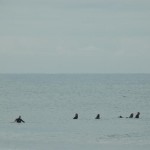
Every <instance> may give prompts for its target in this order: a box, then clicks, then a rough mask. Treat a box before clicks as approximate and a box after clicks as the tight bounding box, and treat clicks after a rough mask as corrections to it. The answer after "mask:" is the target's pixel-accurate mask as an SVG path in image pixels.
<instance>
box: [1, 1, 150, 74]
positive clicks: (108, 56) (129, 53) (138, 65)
mask: <svg viewBox="0 0 150 150" xmlns="http://www.w3.org/2000/svg"><path fill="white" fill-rule="evenodd" d="M0 73H150V0H0Z"/></svg>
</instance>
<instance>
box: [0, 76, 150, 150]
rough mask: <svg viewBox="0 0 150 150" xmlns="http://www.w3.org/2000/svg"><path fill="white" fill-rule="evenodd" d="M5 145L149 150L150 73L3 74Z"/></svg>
mask: <svg viewBox="0 0 150 150" xmlns="http://www.w3.org/2000/svg"><path fill="white" fill-rule="evenodd" d="M137 112H140V113H141V115H140V118H139V119H135V118H132V119H130V118H126V117H128V116H129V115H130V114H131V113H134V116H135V114H136V113H137ZM75 113H78V114H79V118H78V119H77V120H74V119H73V117H74V115H75ZM97 114H100V117H101V119H99V120H96V119H95V117H96V115H97ZM19 115H21V116H22V119H23V120H24V121H25V123H21V124H17V123H12V122H13V121H14V120H15V118H16V117H18V116H19ZM120 115H121V116H123V117H124V118H118V116H120ZM0 149H2V150H48V149H52V150H60V149H61V150H84V149H86V150H99V149H102V150H103V149H111V150H112V149H115V150H116V149H119V150H125V149H131V150H134V149H136V150H141V149H142V150H149V149H150V74H1V75H0Z"/></svg>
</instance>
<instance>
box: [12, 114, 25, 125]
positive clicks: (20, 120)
mask: <svg viewBox="0 0 150 150" xmlns="http://www.w3.org/2000/svg"><path fill="white" fill-rule="evenodd" d="M14 122H17V123H21V122H23V123H25V121H23V120H22V119H21V116H19V117H18V118H16V119H15V121H14Z"/></svg>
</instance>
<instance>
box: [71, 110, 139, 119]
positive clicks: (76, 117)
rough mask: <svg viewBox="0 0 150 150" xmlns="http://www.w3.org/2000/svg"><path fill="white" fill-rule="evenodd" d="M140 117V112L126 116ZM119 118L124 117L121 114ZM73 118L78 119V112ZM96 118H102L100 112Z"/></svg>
mask: <svg viewBox="0 0 150 150" xmlns="http://www.w3.org/2000/svg"><path fill="white" fill-rule="evenodd" d="M139 117H140V112H137V114H136V115H135V117H134V114H133V113H131V114H130V116H129V117H125V118H139ZM119 118H124V117H122V116H119ZM73 119H78V114H77V113H76V114H75V116H74V117H73ZM95 119H100V114H97V116H96V117H95Z"/></svg>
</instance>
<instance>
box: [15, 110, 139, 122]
mask: <svg viewBox="0 0 150 150" xmlns="http://www.w3.org/2000/svg"><path fill="white" fill-rule="evenodd" d="M139 116H140V112H137V114H136V115H135V117H134V114H133V113H131V114H130V116H129V117H125V118H139ZM119 118H124V117H122V116H119ZM73 119H78V114H77V113H76V114H75V116H74V117H73ZM95 119H100V114H97V116H96V117H95ZM14 122H16V123H21V122H23V123H25V121H24V120H22V118H21V116H19V117H18V118H16V119H15V120H14Z"/></svg>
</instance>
